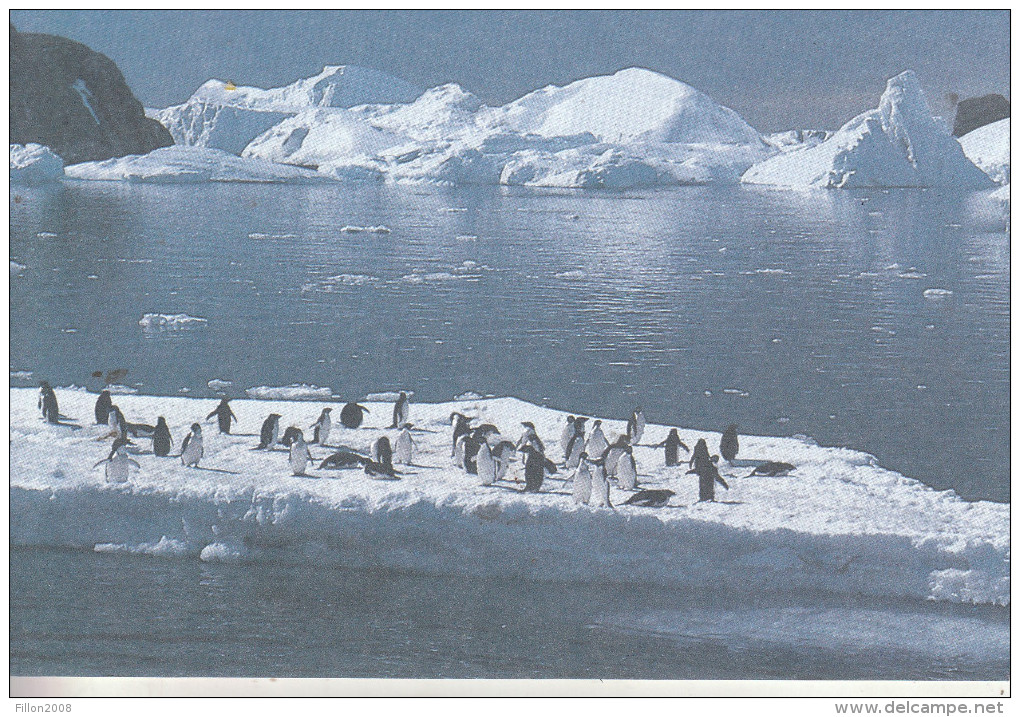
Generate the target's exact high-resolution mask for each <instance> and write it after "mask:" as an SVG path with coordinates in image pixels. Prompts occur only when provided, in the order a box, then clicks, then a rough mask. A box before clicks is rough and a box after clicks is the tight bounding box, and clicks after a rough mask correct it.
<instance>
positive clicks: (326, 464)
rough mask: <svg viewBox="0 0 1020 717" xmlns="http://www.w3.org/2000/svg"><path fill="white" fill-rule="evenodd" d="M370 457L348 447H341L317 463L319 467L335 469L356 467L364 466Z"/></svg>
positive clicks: (369, 460)
mask: <svg viewBox="0 0 1020 717" xmlns="http://www.w3.org/2000/svg"><path fill="white" fill-rule="evenodd" d="M370 462H371V459H370V458H369V457H368V456H363V455H361V454H360V453H355V452H354V451H351V450H348V449H346V448H345V449H342V450H339V451H337V452H336V453H333V454H332V455H330V456H328V457H327V458H326V459H325V460H324V461H322V463H320V464H319V468H334V469H337V470H340V469H343V468H357V467H358V466H364V465H366V464H367V463H370Z"/></svg>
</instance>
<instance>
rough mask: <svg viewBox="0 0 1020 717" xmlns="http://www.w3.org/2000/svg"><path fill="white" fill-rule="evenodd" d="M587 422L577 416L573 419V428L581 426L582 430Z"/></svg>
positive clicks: (585, 419)
mask: <svg viewBox="0 0 1020 717" xmlns="http://www.w3.org/2000/svg"><path fill="white" fill-rule="evenodd" d="M587 422H588V419H587V418H582V417H581V416H578V417H577V418H575V419H574V425H575V426H581V427H582V428H583V427H584V424H585V423H587Z"/></svg>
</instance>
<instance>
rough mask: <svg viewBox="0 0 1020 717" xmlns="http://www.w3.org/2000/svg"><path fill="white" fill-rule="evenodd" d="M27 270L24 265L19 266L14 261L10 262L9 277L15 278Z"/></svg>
mask: <svg viewBox="0 0 1020 717" xmlns="http://www.w3.org/2000/svg"><path fill="white" fill-rule="evenodd" d="M27 268H28V267H26V266H25V265H24V264H19V263H18V262H16V261H12V262H11V276H17V275H18V274H20V273H21V272H23V271H24V270H25V269H27Z"/></svg>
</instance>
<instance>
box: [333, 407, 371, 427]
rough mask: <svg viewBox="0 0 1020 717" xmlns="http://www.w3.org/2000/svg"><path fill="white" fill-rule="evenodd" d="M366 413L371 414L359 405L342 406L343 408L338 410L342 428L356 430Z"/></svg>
mask: <svg viewBox="0 0 1020 717" xmlns="http://www.w3.org/2000/svg"><path fill="white" fill-rule="evenodd" d="M366 413H371V411H369V410H368V409H367V408H365V407H364V406H362V405H361V404H359V403H354V401H351V402H350V403H346V404H344V407H343V408H341V409H340V424H341V425H342V426H343V427H344V428H358V427H360V426H361V422H362V421H363V420H364V419H365V415H364V414H366Z"/></svg>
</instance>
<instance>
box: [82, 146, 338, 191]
mask: <svg viewBox="0 0 1020 717" xmlns="http://www.w3.org/2000/svg"><path fill="white" fill-rule="evenodd" d="M64 173H65V174H66V176H67V177H68V178H69V179H89V180H98V181H108V182H109V181H119V182H150V183H165V184H186V183H191V182H310V181H328V180H326V178H325V177H323V176H322V175H320V174H318V173H316V172H313V171H310V170H307V169H301V168H299V167H290V166H288V165H285V164H277V163H275V162H268V161H266V160H263V159H245V158H242V157H236V156H234V155H232V154H229V153H227V152H224V151H222V150H219V149H208V148H204V147H182V146H178V145H175V146H173V147H163V148H162V149H157V150H155V151H152V152H149V153H148V154H132V155H128V156H127V157H115V158H113V159H106V160H103V161H101V162H82V163H81V164H72V165H71V166H69V167H67V168H66V169H65V170H64Z"/></svg>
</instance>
